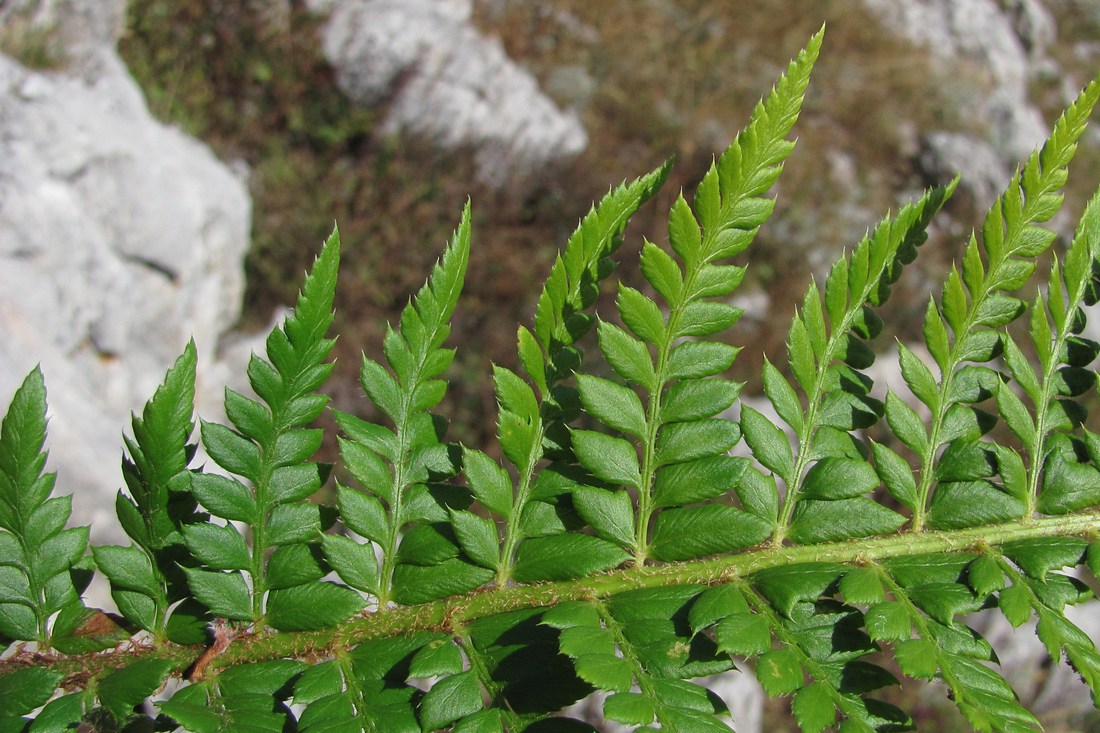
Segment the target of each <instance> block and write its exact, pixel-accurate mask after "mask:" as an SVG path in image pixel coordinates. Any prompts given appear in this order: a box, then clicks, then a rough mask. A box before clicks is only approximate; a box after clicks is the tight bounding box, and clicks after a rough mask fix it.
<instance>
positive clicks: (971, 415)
mask: <svg viewBox="0 0 1100 733" xmlns="http://www.w3.org/2000/svg"><path fill="white" fill-rule="evenodd" d="M1098 97H1100V80H1097V81H1094V82H1092V83H1091V84H1090V85H1089V86H1088V87H1086V88H1085V90H1084V91H1082V93H1081V94H1080V96H1079V97H1078V98H1077V100H1076V101H1075V102H1074V103H1073V104H1072V105H1071V106H1070V107H1069V109H1067V110H1066V112H1065V113H1064V114H1063V115H1062V117H1061V118H1060V119H1059V120H1058V122H1057V123H1056V124H1055V126H1054V130H1053V131H1052V133H1051V136H1050V138H1049V139H1048V140H1047V141H1046V143H1044V144H1043V146H1042V148H1041V149H1040V150H1037V151H1036V152H1035V153H1033V154H1032V155H1031V157H1030V158H1029V159H1028V161H1027V163H1026V164H1025V165H1024V168H1023V170H1022V171H1020V172H1017V173H1016V174H1015V175H1014V176H1013V177H1012V181H1011V182H1010V183H1009V185H1008V188H1007V189H1006V191H1005V193H1004V194H1003V195H1002V196H1001V197H1000V198H998V199H997V201H996V202H995V203H994V204H993V206H992V208H990V210H989V212H988V213H987V214H986V217H985V222H984V223H983V226H982V243H981V244H979V240H978V237H977V236H976V235H971V237H970V241H969V243H968V245H967V247H966V252H965V254H964V256H963V262H962V272H961V273H960V272H959V270H958V269H955V268H952V270H951V272H950V274H949V275H948V278H947V282H946V284H945V285H944V288H943V294H942V296H941V300H940V304H939V306H937V305H936V304H935V303H930V304H929V307H928V313H927V317H926V319H925V341H926V343H927V345H928V350H929V353H930V354H931V355H932V358H933V359H934V361H935V362H936V365H937V367H938V368H939V379H938V380H935V381H936V385H937V387H938V389H935V390H931V389H928V388H926V385H924V384H922V382H926V381H927V380H926V379H922V378H921V375H923V374H924V372H926V371H927V367H923V368H922V365H918V364H916V361H917V360H914V359H909V361H910V362H911V363H912V364H913V366H914V368H913V369H910V370H907V371H906V372H905V373H903V376H904V377H905V380H906V383H907V384H908V385H909V386H910V389H911V390H912V391H913V394H914V395H915V396H916V397H917V398H918V399H921V401H922V402H924V403H925V405H926V406H927V407H928V409H929V411H930V412H931V419H930V422H929V425H928V428H927V430H926V429H925V427H924V426H923V425H922V424H921V422H920V420H919V419H915V418H916V414H915V413H914V412H913V410H912V408H910V407H908V406H907V405H906V404H905V403H904V402H903V401H902V400H901V399H900V398H899V397H897V396H896V395H893V394H889V395H888V396H887V400H886V418H887V420H888V421H889V423H890V427H891V428H892V429H893V430H894V431H895V433H897V435H898V437H899V438H900V439H901V440H902V441H903V442H904V443H905V444H906V445H907V446H908V447H909V448H910V449H911V450H913V451H914V452H915V453H916V454H917V455H918V456H919V458H920V465H921V469H920V475H919V481H918V484H917V487H916V492H915V499H914V503H913V519H912V527H913V529H914V530H916V531H921V530H923V529H924V528H925V526H926V525H929V524H930V525H931V526H934V527H949V526H965V525H966V524H967V523H974V522H978V521H985V522H989V521H997V520H1006V519H1009V518H1012V517H1019V516H1023V515H1025V514H1026V513H1027V509H1028V506H1027V502H1026V500H1025V497H1024V496H1023V495H1017V493H1018V492H1014V491H1013V487H1012V486H1011V485H1005V486H1001V487H998V486H997V485H995V484H993V483H992V482H990V481H988V480H986V479H987V478H988V476H983V475H980V474H974V473H973V472H968V473H967V474H965V475H964V479H960V478H959V477H957V476H944V475H942V471H940V470H939V469H938V467H937V466H938V463H939V461H940V453H941V448H942V447H943V446H944V445H946V444H949V443H955V442H956V441H963V442H967V443H974V442H976V441H977V439H978V438H980V437H981V436H982V435H984V434H985V433H986V432H987V431H988V430H989V429H990V428H991V427H992V419H990V418H989V416H988V414H987V413H984V412H982V411H981V410H979V409H977V408H973V407H970V405H972V404H974V403H977V402H981V401H983V400H985V399H987V398H988V397H990V396H992V394H993V393H994V392H995V391H996V390H997V385H998V384H999V379H998V378H997V377H996V375H995V374H994V373H993V372H992V370H990V369H988V368H987V367H980V366H976V364H982V363H984V362H988V361H990V360H991V359H993V358H994V357H996V356H997V355H998V354H999V353H1000V348H1001V339H1000V337H999V335H998V334H997V332H996V331H995V330H993V329H997V328H1002V327H1004V326H1006V325H1007V324H1009V323H1011V322H1012V321H1014V320H1015V319H1016V318H1017V317H1019V315H1020V314H1021V313H1022V312H1023V310H1024V307H1023V303H1022V302H1021V301H1019V300H1018V299H1016V298H1015V297H1013V296H1011V295H1008V293H1010V292H1012V291H1015V290H1017V289H1018V288H1020V287H1022V286H1023V285H1024V283H1025V282H1026V281H1027V280H1028V278H1029V277H1030V276H1031V274H1032V273H1033V272H1034V270H1035V258H1036V257H1038V256H1039V255H1041V254H1042V253H1043V252H1045V251H1046V250H1047V249H1048V248H1049V247H1050V244H1051V242H1053V240H1054V234H1053V233H1052V232H1050V231H1049V230H1047V229H1044V228H1042V227H1041V226H1038V225H1039V224H1041V223H1043V222H1046V221H1049V220H1050V218H1051V217H1053V216H1054V214H1056V213H1057V212H1058V209H1059V208H1060V207H1061V203H1062V196H1061V194H1060V193H1059V191H1060V189H1061V188H1062V186H1063V185H1064V184H1065V181H1066V177H1067V166H1068V165H1069V163H1070V161H1071V160H1072V158H1073V156H1074V153H1075V152H1076V150H1077V140H1078V138H1080V136H1081V134H1082V133H1083V132H1084V128H1085V123H1086V121H1087V119H1088V117H1089V115H1090V113H1091V112H1092V109H1093V107H1094V106H1095V104H1096V101H1097V98H1098ZM983 255H984V257H983ZM948 329H950V332H951V336H948ZM903 355H905V352H904V350H903ZM960 450H974V449H973V448H968V447H965V446H962V444H961V443H960ZM977 450H983V449H981V448H978V449H977ZM989 475H992V474H989ZM951 478H955V479H956V480H954V481H951V480H950V479H951ZM938 485H939V488H938V489H937V488H936V487H937V486H938ZM977 504H980V505H981V508H980V510H979V509H978V507H977ZM967 506H971V508H972V509H974V510H975V511H976V513H975V511H967V510H966V507H967ZM960 522H961V524H960Z"/></svg>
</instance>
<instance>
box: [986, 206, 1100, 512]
mask: <svg viewBox="0 0 1100 733" xmlns="http://www.w3.org/2000/svg"><path fill="white" fill-rule="evenodd" d="M1098 264H1100V196H1094V197H1093V199H1092V200H1091V201H1090V202H1089V204H1088V206H1087V207H1086V209H1085V213H1084V214H1083V215H1082V217H1081V222H1080V224H1079V225H1078V228H1077V233H1076V235H1075V236H1074V239H1073V242H1072V243H1071V244H1070V247H1069V250H1068V251H1067V252H1066V257H1065V264H1064V266H1059V264H1058V262H1057V261H1055V262H1054V265H1053V267H1052V268H1051V272H1050V278H1049V281H1048V286H1047V293H1046V297H1045V298H1044V297H1042V295H1039V296H1036V298H1035V301H1034V302H1033V303H1032V305H1031V328H1030V329H1029V333H1030V336H1031V340H1032V347H1033V353H1034V354H1035V356H1036V358H1037V360H1038V362H1039V364H1038V366H1039V370H1038V373H1036V371H1035V369H1033V368H1032V366H1031V364H1030V362H1029V361H1028V359H1027V357H1026V356H1025V355H1024V353H1023V351H1022V350H1021V349H1020V347H1019V345H1017V343H1016V342H1015V341H1014V340H1013V339H1012V338H1010V337H1009V336H1008V335H1007V334H1005V335H1004V336H1003V337H1002V344H1003V346H1004V361H1005V364H1006V365H1007V366H1008V369H1009V372H1010V373H1011V375H1012V377H1013V379H1014V380H1015V381H1016V383H1017V384H1018V385H1019V387H1020V389H1021V390H1022V392H1023V394H1024V395H1025V396H1026V397H1027V399H1028V400H1029V401H1030V402H1031V404H1032V409H1031V410H1029V409H1028V408H1027V407H1026V406H1025V405H1024V404H1023V402H1022V400H1021V399H1020V397H1019V396H1017V394H1016V393H1015V392H1014V391H1013V390H1012V388H1011V387H1010V386H1009V384H1008V383H1007V382H1005V383H1001V384H999V385H998V387H997V395H996V397H997V407H998V410H999V412H1000V413H1001V416H1002V417H1003V418H1004V420H1005V422H1006V423H1007V425H1008V427H1009V429H1011V430H1012V432H1013V433H1014V434H1015V435H1016V437H1017V438H1018V439H1019V440H1020V443H1021V445H1022V446H1023V448H1024V450H1025V452H1026V454H1027V458H1028V460H1027V461H1026V462H1025V465H1026V470H1027V476H1026V487H1024V486H1020V487H1019V488H1017V489H1016V490H1017V491H1018V492H1019V493H1020V494H1022V495H1023V498H1024V501H1025V516H1032V515H1033V514H1034V513H1035V512H1036V511H1040V512H1042V513H1044V514H1063V513H1065V512H1069V511H1075V510H1078V509H1084V508H1086V507H1089V506H1092V505H1095V504H1097V503H1100V472H1097V471H1096V470H1095V468H1091V470H1090V467H1089V466H1087V465H1084V464H1083V463H1082V462H1079V460H1078V459H1077V457H1076V456H1077V454H1078V453H1087V448H1086V445H1087V443H1088V441H1091V440H1094V439H1095V436H1093V435H1092V434H1091V433H1089V431H1088V430H1086V429H1084V428H1081V429H1080V430H1081V435H1080V436H1079V437H1077V438H1074V437H1073V435H1072V433H1073V432H1074V431H1075V429H1076V428H1078V426H1080V425H1081V424H1082V423H1083V422H1084V415H1085V413H1086V408H1085V407H1084V405H1081V404H1079V403H1078V402H1077V401H1076V400H1075V398H1078V397H1080V396H1082V395H1085V394H1087V393H1089V392H1090V391H1091V390H1092V388H1093V387H1095V386H1096V372H1095V371H1092V370H1090V369H1088V368H1087V367H1088V366H1089V364H1091V363H1092V361H1093V360H1094V359H1095V358H1096V355H1097V352H1098V351H1100V347H1097V346H1096V344H1095V343H1093V342H1090V341H1088V340H1087V339H1084V338H1082V337H1081V336H1079V335H1078V334H1080V333H1081V331H1082V330H1083V329H1084V327H1085V313H1084V310H1083V307H1084V306H1086V305H1091V304H1093V303H1095V302H1096V298H1097V294H1096V287H1097V274H1096V271H1097V267H1098ZM1081 438H1084V441H1082V440H1081ZM1002 475H1003V476H1004V477H1005V478H1006V484H1009V483H1010V482H1009V481H1008V480H1007V479H1009V477H1010V474H1009V472H1008V471H1003V470H1002ZM1040 488H1041V489H1042V491H1041V493H1040Z"/></svg>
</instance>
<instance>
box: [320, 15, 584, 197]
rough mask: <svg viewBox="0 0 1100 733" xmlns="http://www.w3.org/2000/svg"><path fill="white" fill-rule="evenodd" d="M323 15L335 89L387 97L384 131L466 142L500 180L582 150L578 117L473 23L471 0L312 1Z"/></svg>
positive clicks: (378, 100)
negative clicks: (335, 82) (556, 104)
mask: <svg viewBox="0 0 1100 733" xmlns="http://www.w3.org/2000/svg"><path fill="white" fill-rule="evenodd" d="M312 7H313V8H314V9H318V10H326V11H327V12H328V13H329V17H328V20H327V22H326V24H325V29H324V37H323V44H324V52H325V56H326V57H327V58H328V60H329V63H331V64H332V65H333V67H334V68H335V69H336V79H337V84H339V86H340V88H341V90H343V92H344V93H345V94H347V95H348V96H349V97H351V98H352V99H354V100H355V101H356V102H358V103H360V104H363V105H379V104H382V103H383V102H384V103H386V105H387V109H386V117H385V120H384V122H383V124H382V125H381V131H382V133H383V134H387V135H389V134H393V135H397V134H411V135H415V136H418V137H421V138H424V139H427V140H430V141H432V142H434V143H436V144H437V145H439V146H440V147H442V148H445V149H455V148H462V147H471V148H472V149H473V150H474V151H475V155H476V161H477V166H478V175H479V177H480V178H481V180H482V181H483V182H485V183H488V184H490V185H497V186H503V185H505V184H507V183H510V182H511V181H513V180H515V179H517V178H518V179H523V178H525V177H526V176H529V175H530V174H532V173H535V172H537V171H538V170H539V169H540V168H542V167H543V166H545V165H546V164H547V163H550V162H553V161H557V160H563V159H569V158H571V157H573V156H576V155H577V154H579V153H580V152H581V151H583V150H584V148H585V146H586V145H587V143H588V136H587V133H586V132H585V130H584V127H583V126H582V125H581V122H580V120H579V119H578V117H577V115H576V114H575V113H573V112H563V111H562V110H560V109H558V108H557V107H556V106H555V105H554V103H553V102H552V101H551V100H550V99H549V98H548V97H547V96H546V95H545V94H543V93H542V91H541V90H540V89H539V86H538V83H537V82H536V80H535V78H534V77H533V76H532V75H531V73H530V72H528V71H527V70H526V69H523V68H522V67H520V66H518V65H516V64H515V63H514V62H512V60H511V59H509V58H508V56H507V55H506V54H505V53H504V49H503V48H502V46H501V44H500V42H499V41H498V40H496V39H492V38H488V37H486V36H485V35H483V34H482V33H480V32H479V31H478V30H477V29H476V28H475V27H474V26H473V25H472V24H471V22H470V13H471V10H472V3H471V0H327V1H326V0H314V1H313V3H312Z"/></svg>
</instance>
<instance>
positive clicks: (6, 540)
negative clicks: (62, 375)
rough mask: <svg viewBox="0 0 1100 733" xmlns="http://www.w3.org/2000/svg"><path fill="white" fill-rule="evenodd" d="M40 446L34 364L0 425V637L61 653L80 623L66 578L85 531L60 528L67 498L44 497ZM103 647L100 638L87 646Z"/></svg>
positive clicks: (41, 407) (80, 609) (40, 388)
mask: <svg viewBox="0 0 1100 733" xmlns="http://www.w3.org/2000/svg"><path fill="white" fill-rule="evenodd" d="M45 442H46V387H45V383H44V380H43V378H42V370H41V369H39V368H38V367H35V368H34V369H33V370H32V371H31V372H30V374H28V375H27V376H26V378H25V379H24V380H23V383H22V384H21V385H20V386H19V388H18V389H17V390H16V391H15V395H14V396H13V397H12V399H11V404H10V405H9V406H8V411H7V413H6V414H5V415H4V419H3V422H2V423H0V553H2V557H3V561H2V562H0V589H2V590H0V636H3V637H6V638H7V639H11V640H26V641H34V642H37V643H38V645H39V647H40V648H42V649H49V648H50V647H51V646H57V645H58V644H59V642H60V644H61V647H62V648H64V646H65V644H64V637H65V636H66V634H65V633H64V631H69V632H72V631H75V630H77V629H78V628H79V626H80V625H81V622H82V621H84V620H85V618H86V612H87V609H85V608H84V605H83V603H81V601H80V593H81V592H82V591H83V590H84V588H83V586H80V587H78V586H76V585H74V578H73V573H74V571H78V568H80V567H81V566H83V564H84V563H82V562H81V558H82V557H83V555H84V551H85V549H86V548H87V546H88V528H87V527H75V528H71V529H65V524H66V523H67V522H68V521H69V516H70V514H71V513H72V498H71V497H68V496H57V497H51V494H52V493H53V487H54V480H55V475H54V474H53V473H46V472H45V467H46V452H45V450H43V446H44V445H45ZM58 612H60V614H61V615H60V617H59V618H58V620H57V622H56V623H55V624H54V628H53V629H52V630H51V628H50V619H51V617H52V616H53V615H54V614H57V613H58ZM111 645H112V642H111V641H110V640H109V639H108V640H107V641H106V643H105V644H103V645H101V646H94V645H93V648H94V649H102V648H104V646H111ZM74 651H75V650H74Z"/></svg>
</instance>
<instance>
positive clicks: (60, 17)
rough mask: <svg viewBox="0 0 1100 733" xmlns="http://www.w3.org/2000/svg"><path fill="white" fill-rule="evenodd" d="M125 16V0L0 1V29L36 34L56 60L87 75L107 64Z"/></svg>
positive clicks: (7, 39)
mask: <svg viewBox="0 0 1100 733" xmlns="http://www.w3.org/2000/svg"><path fill="white" fill-rule="evenodd" d="M125 19H126V1H125V0H94V2H89V0H7V2H3V3H0V28H3V29H4V30H5V31H6V32H10V33H12V34H17V35H21V36H24V37H26V36H29V35H33V34H38V35H39V37H40V38H43V39H45V40H47V41H48V42H49V44H50V47H51V49H53V50H54V51H55V52H56V53H57V54H58V55H59V58H58V59H57V61H58V62H59V63H61V64H63V65H65V66H66V67H67V68H68V69H70V70H72V71H76V72H78V73H82V74H85V75H87V76H88V77H89V78H90V77H91V76H93V75H95V74H97V73H99V71H100V64H101V63H107V64H109V57H110V56H111V55H112V54H113V49H114V45H115V42H116V41H117V40H118V38H119V36H121V35H122V29H123V24H124V22H125ZM5 40H6V41H12V40H15V39H13V38H11V37H9V38H5Z"/></svg>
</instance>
